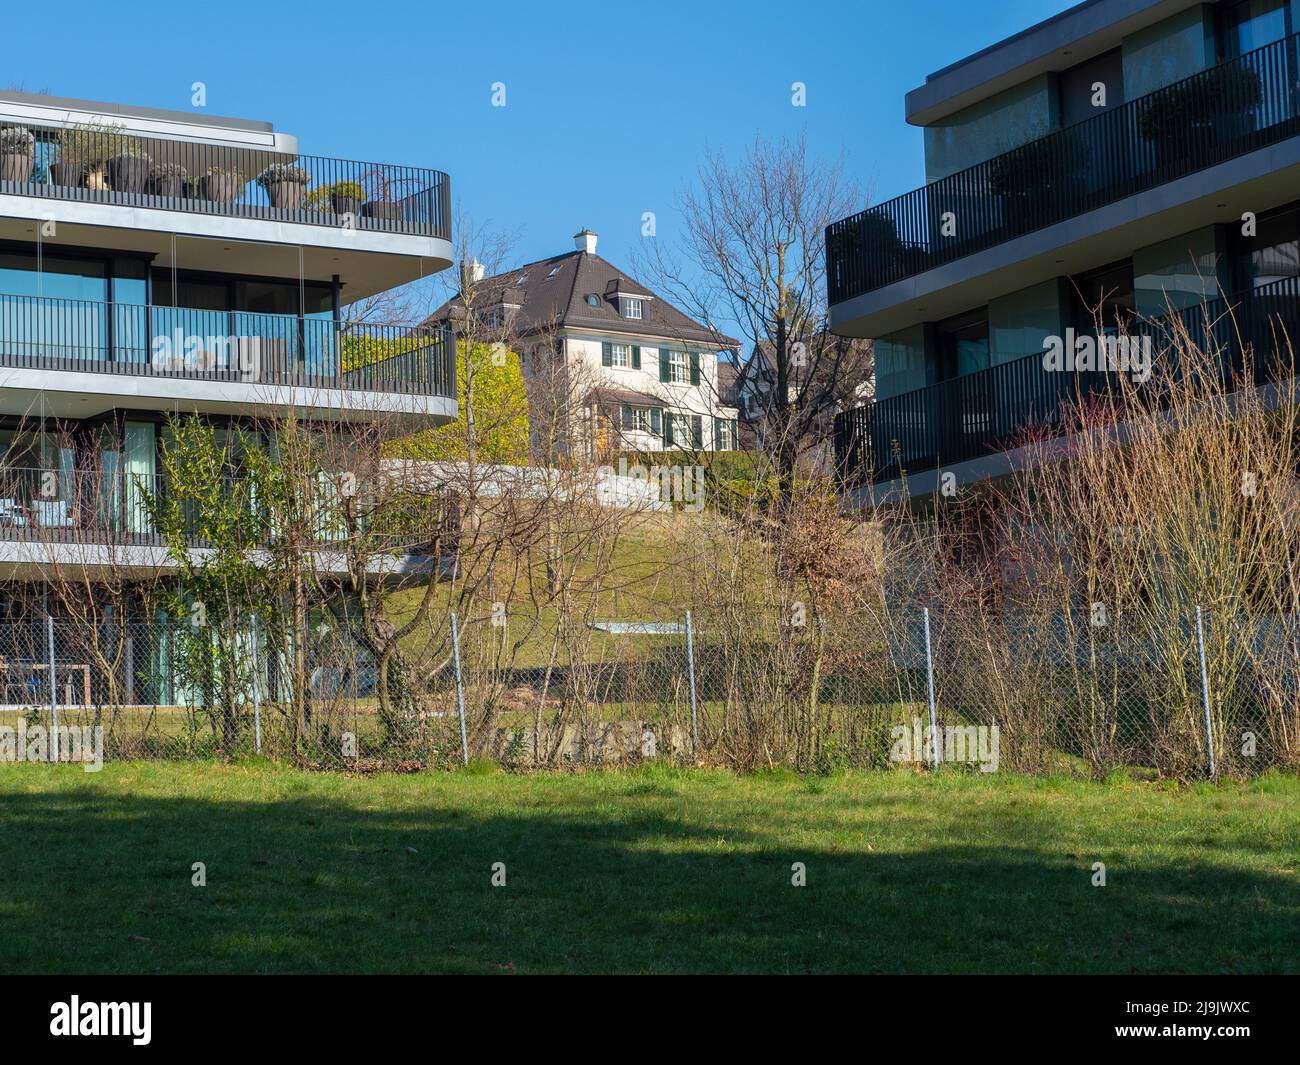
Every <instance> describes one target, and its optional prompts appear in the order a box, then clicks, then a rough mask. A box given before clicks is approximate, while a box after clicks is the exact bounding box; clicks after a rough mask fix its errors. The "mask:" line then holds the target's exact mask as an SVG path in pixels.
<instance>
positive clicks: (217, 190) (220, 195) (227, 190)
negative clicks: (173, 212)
mask: <svg viewBox="0 0 1300 1065" xmlns="http://www.w3.org/2000/svg"><path fill="white" fill-rule="evenodd" d="M243 184H244V181H243V178H242V176H241V175H240V173H239V171H238V170H235V169H233V168H231V167H224V166H210V167H208V168H207V170H206V171H205V172H204V174H203V177H202V179H201V180H200V182H199V187H200V188H201V189H202V190H203V196H204V198H205V199H208V200H211V201H212V202H213V203H234V202H235V199H236V198H237V197H238V196H239V190H240V188H241V187H242V186H243Z"/></svg>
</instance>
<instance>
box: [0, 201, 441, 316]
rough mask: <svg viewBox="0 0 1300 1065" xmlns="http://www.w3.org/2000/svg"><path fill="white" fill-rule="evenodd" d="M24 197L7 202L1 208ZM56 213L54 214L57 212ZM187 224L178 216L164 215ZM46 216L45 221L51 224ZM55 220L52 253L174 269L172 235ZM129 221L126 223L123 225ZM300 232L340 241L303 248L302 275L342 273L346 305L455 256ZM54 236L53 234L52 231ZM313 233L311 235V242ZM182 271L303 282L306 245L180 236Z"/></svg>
mask: <svg viewBox="0 0 1300 1065" xmlns="http://www.w3.org/2000/svg"><path fill="white" fill-rule="evenodd" d="M8 199H22V197H6V196H0V202H3V201H4V200H8ZM40 206H41V207H42V208H43V209H45V211H46V212H49V211H50V209H51V208H55V209H56V210H57V208H58V206H60V205H58V204H54V203H51V202H50V201H48V200H47V201H42V202H41V204H40ZM108 209H109V210H112V211H124V212H128V213H129V212H131V211H132V209H131V208H124V207H110V208H108ZM51 213H52V212H51ZM157 213H160V214H168V215H172V216H175V218H177V219H178V220H179V219H183V218H184V215H183V213H182V212H179V211H168V212H157ZM44 216H45V215H44V214H42V215H40V216H38V217H44ZM53 217H54V218H55V219H56V223H55V232H54V235H53V236H48V235H47V236H45V237H44V238H43V240H42V244H43V246H44V248H45V250H46V251H47V252H53V251H55V250H58V249H67V250H69V251H76V250H78V249H102V250H105V251H131V252H144V253H145V254H148V255H151V256H152V257H153V261H154V263H155V265H158V266H163V267H170V266H171V265H172V240H173V233H170V232H162V231H158V230H149V229H138V228H133V227H131V226H129V225H125V224H124V225H120V226H98V225H87V224H82V223H70V222H64V221H59V220H58V219H59V218H60V216H59V215H58V214H57V213H53ZM195 217H196V219H197V222H198V223H199V224H208V225H212V224H214V223H223V224H228V225H230V228H233V229H247V228H249V227H251V228H252V231H253V232H256V231H257V227H259V226H260V227H272V228H274V229H278V230H281V231H283V230H284V229H285V228H286V227H283V226H279V225H278V224H277V223H273V222H263V221H259V220H255V219H254V220H245V219H229V218H219V217H216V216H211V215H198V216H195ZM123 221H124V222H125V221H126V220H125V219H124V220H123ZM38 225H39V223H38V222H37V221H36V220H35V218H14V217H3V216H0V241H18V242H21V243H24V244H31V243H34V242H35V241H36V237H37V234H36V229H37V226H38ZM294 228H296V229H302V230H309V231H317V232H319V233H320V234H321V235H322V237H325V236H328V237H329V238H330V239H331V240H333V242H334V245H333V246H324V245H320V244H304V245H301V248H302V273H303V276H304V278H305V279H307V280H311V281H329V280H330V278H331V277H333V276H334V275H335V274H337V275H338V276H339V280H340V281H341V282H342V285H343V300H344V302H345V303H350V302H352V301H354V300H357V299H361V298H362V297H365V296H369V295H373V294H374V293H376V292H383V291H385V290H387V289H390V288H395V287H396V286H398V285H404V284H406V283H407V282H410V281H416V280H418V279H420V278H421V277H428V276H430V275H431V274H435V273H437V272H438V271H440V270H443V269H446V267H447V266H449V265H450V257H451V249H450V245H449V244H448V242H447V241H444V240H438V239H436V238H431V237H415V236H409V235H395V234H389V233H362V232H354V233H352V234H351V235H350V236H343V235H341V234H340V233H339V231H337V230H335V229H333V228H332V227H327V226H297V227H294ZM47 229H48V227H47ZM311 235H312V234H311V233H308V236H311ZM175 243H176V263H175V265H176V267H177V269H180V270H203V271H211V272H215V273H223V274H243V275H248V276H253V277H274V278H288V279H291V280H296V279H297V278H298V274H299V259H298V251H299V247H300V245H297V244H290V243H285V242H282V241H274V240H256V239H250V238H248V237H234V236H232V237H216V236H213V237H201V236H193V235H189V234H177V235H175ZM407 245H410V246H412V252H414V251H416V249H423V250H424V251H426V252H428V253H429V254H418V253H406V254H403V253H401V252H399V251H396V250H394V247H395V246H407Z"/></svg>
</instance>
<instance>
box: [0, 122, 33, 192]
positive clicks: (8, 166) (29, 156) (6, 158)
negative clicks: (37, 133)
mask: <svg viewBox="0 0 1300 1065" xmlns="http://www.w3.org/2000/svg"><path fill="white" fill-rule="evenodd" d="M35 162H36V138H35V137H34V136H32V131H31V130H29V129H27V127H26V126H6V127H5V128H4V129H0V178H3V179H4V180H5V181H28V180H30V179H31V176H32V167H33V166H34V165H35Z"/></svg>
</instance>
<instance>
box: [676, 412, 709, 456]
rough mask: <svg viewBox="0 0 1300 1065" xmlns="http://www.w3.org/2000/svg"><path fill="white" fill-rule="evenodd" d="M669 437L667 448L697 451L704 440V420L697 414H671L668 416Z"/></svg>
mask: <svg viewBox="0 0 1300 1065" xmlns="http://www.w3.org/2000/svg"><path fill="white" fill-rule="evenodd" d="M669 419H670V425H669V428H670V430H671V434H672V435H671V436H670V437H669V439H668V445H669V447H684V448H696V449H698V448H699V447H700V446H701V445H702V443H703V439H704V432H703V430H704V419H703V417H701V416H700V415H698V414H673V415H670V416H669Z"/></svg>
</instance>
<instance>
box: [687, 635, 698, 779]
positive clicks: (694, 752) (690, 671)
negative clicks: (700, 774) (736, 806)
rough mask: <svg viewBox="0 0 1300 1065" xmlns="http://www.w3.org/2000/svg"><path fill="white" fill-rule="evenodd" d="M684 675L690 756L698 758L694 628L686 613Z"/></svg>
mask: <svg viewBox="0 0 1300 1065" xmlns="http://www.w3.org/2000/svg"><path fill="white" fill-rule="evenodd" d="M686 674H687V676H688V677H689V678H690V682H691V756H692V757H698V755H699V749H700V724H699V710H698V708H697V706H696V702H695V627H694V625H692V623H691V612H690V611H689V610H688V611H686Z"/></svg>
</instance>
